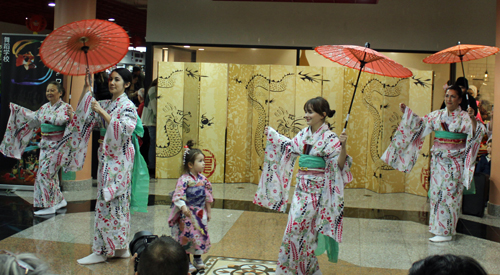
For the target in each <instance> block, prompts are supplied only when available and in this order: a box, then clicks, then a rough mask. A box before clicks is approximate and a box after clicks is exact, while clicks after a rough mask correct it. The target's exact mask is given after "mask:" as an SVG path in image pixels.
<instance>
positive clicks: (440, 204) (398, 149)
mask: <svg viewBox="0 0 500 275" xmlns="http://www.w3.org/2000/svg"><path fill="white" fill-rule="evenodd" d="M473 130H474V129H473V128H472V122H471V120H470V117H469V114H468V113H467V112H465V111H462V109H461V108H460V107H458V108H457V109H456V110H454V111H453V112H451V114H450V115H448V111H447V109H446V108H444V109H441V110H437V111H434V112H432V113H430V114H428V115H426V116H424V117H423V118H420V117H419V116H417V115H416V114H415V113H413V112H412V110H410V108H408V107H406V110H405V112H404V114H403V118H402V120H401V123H400V125H399V127H398V129H397V130H396V133H395V134H394V137H393V139H392V142H391V144H390V145H389V147H388V148H387V150H386V151H385V153H384V154H383V155H382V157H381V159H382V160H383V161H384V162H386V163H387V164H389V165H390V166H392V167H394V168H395V169H397V170H399V171H402V172H406V173H408V172H410V171H411V169H412V168H413V166H414V165H415V163H416V162H417V158H418V155H419V151H420V149H422V144H423V142H424V138H425V136H427V135H428V134H430V133H431V132H433V131H435V132H436V134H435V135H436V137H435V138H434V145H433V146H432V148H431V164H430V169H431V179H430V184H429V185H430V186H429V189H430V191H429V198H430V203H431V206H430V218H429V231H430V232H431V233H433V234H435V235H438V236H451V235H455V233H456V227H457V222H458V211H459V210H460V208H461V203H462V195H463V188H464V187H465V188H467V189H469V186H470V184H471V181H472V179H473V176H474V169H475V167H474V165H475V160H476V156H477V153H478V151H479V147H480V143H481V139H482V137H483V135H484V133H485V128H484V125H483V124H482V123H480V122H478V123H477V127H476V129H475V130H476V133H475V134H474V133H473Z"/></svg>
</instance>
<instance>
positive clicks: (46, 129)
mask: <svg viewBox="0 0 500 275" xmlns="http://www.w3.org/2000/svg"><path fill="white" fill-rule="evenodd" d="M40 128H42V133H52V132H63V131H64V130H65V129H66V126H57V125H53V124H48V123H42V125H41V126H40Z"/></svg>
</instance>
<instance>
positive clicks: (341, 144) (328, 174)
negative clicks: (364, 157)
mask: <svg viewBox="0 0 500 275" xmlns="http://www.w3.org/2000/svg"><path fill="white" fill-rule="evenodd" d="M304 111H305V116H304V118H305V119H306V121H307V125H309V126H308V127H307V128H305V129H303V130H301V131H300V132H299V133H298V134H297V135H296V136H295V137H294V138H293V139H289V138H287V137H285V136H283V135H280V134H279V133H277V132H276V131H275V130H274V129H273V128H271V127H266V130H265V134H266V136H267V143H266V149H265V157H264V164H263V171H262V175H261V178H260V181H259V186H258V189H257V193H256V194H255V198H254V203H255V204H257V205H260V206H262V207H266V208H270V209H274V210H278V211H282V212H285V210H286V205H287V202H288V191H289V189H290V184H291V177H292V174H293V168H294V164H295V160H296V158H297V157H298V156H300V158H299V172H298V173H297V186H296V187H295V193H294V195H293V202H292V206H291V209H290V213H289V215H288V224H287V227H286V229H285V234H284V236H283V242H282V245H281V248H280V252H279V258H278V265H277V268H276V274H293V275H295V274H315V275H318V274H321V271H320V270H319V266H318V259H317V258H316V256H315V252H318V251H316V249H317V248H318V241H320V242H322V243H323V242H326V243H329V245H328V248H327V251H328V253H329V258H330V260H331V261H334V262H335V261H336V257H337V255H338V243H340V242H341V241H342V230H343V212H344V186H345V185H346V184H347V183H349V182H350V181H351V180H352V174H351V172H350V167H351V164H352V158H351V157H349V156H347V153H346V141H347V135H346V133H342V134H341V135H340V137H338V136H337V135H336V134H335V133H333V132H332V131H330V129H329V127H328V125H327V124H326V123H325V118H326V117H327V116H328V117H332V116H333V115H334V114H335V111H334V110H330V105H329V104H328V101H326V100H325V99H324V98H322V97H316V98H312V99H310V100H308V101H307V102H306V103H305V104H304ZM322 252H324V250H323V251H322Z"/></svg>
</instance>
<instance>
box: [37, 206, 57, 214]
mask: <svg viewBox="0 0 500 275" xmlns="http://www.w3.org/2000/svg"><path fill="white" fill-rule="evenodd" d="M54 213H56V208H55V207H49V208H44V209H41V210H38V211H35V212H33V214H35V215H50V214H54Z"/></svg>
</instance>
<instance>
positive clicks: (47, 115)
mask: <svg viewBox="0 0 500 275" xmlns="http://www.w3.org/2000/svg"><path fill="white" fill-rule="evenodd" d="M64 93H65V91H64V89H63V87H62V85H61V83H59V82H56V81H53V82H50V83H49V85H47V90H46V92H45V94H46V96H47V99H48V100H49V102H48V103H45V104H44V105H42V107H40V109H38V110H37V111H35V112H33V111H31V110H29V109H26V108H24V107H21V106H19V105H17V104H14V103H10V111H11V112H10V118H9V122H8V125H7V129H6V131H5V136H4V138H3V141H2V144H1V145H0V152H2V153H3V154H4V155H5V156H7V157H11V158H16V159H21V156H22V154H23V153H24V152H25V151H26V147H27V145H28V143H29V141H30V140H31V138H32V137H33V134H34V133H35V131H36V130H37V129H38V128H41V130H42V138H41V140H40V144H39V147H40V157H39V164H40V165H39V169H38V172H37V174H36V179H35V190H34V196H33V197H34V198H33V206H34V207H39V208H43V209H40V210H38V211H35V212H34V214H35V215H48V214H54V213H56V210H57V209H59V208H63V207H66V205H67V202H66V200H65V199H64V196H63V194H62V192H61V189H60V188H59V177H58V173H57V172H58V171H59V169H53V167H55V164H54V162H53V161H52V160H51V156H52V155H53V154H54V153H55V151H56V148H55V147H56V145H57V144H58V142H59V141H60V140H61V138H62V137H63V133H64V130H65V129H66V125H67V124H68V122H69V121H70V120H71V119H72V118H73V108H71V105H69V104H68V103H65V102H63V101H62V100H61V97H63V96H64Z"/></svg>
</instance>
